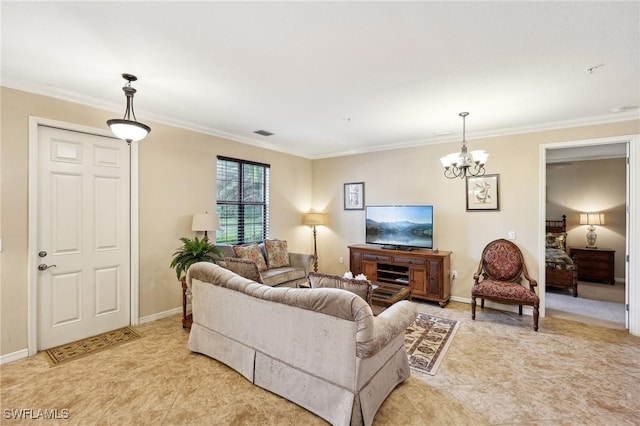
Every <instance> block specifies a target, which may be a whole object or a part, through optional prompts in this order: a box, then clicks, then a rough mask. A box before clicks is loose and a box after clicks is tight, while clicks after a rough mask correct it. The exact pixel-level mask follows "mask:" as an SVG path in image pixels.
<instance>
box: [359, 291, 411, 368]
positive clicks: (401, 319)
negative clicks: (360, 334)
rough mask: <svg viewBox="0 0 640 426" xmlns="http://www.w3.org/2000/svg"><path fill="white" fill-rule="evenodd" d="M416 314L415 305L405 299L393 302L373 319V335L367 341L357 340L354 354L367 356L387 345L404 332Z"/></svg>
mask: <svg viewBox="0 0 640 426" xmlns="http://www.w3.org/2000/svg"><path fill="white" fill-rule="evenodd" d="M417 316H418V310H417V309H416V307H415V306H414V305H413V304H411V302H409V301H407V300H402V301H400V302H398V303H394V304H393V305H391V306H390V307H388V308H387V309H385V310H384V311H383V312H382V313H380V314H379V315H378V316H377V317H375V318H374V319H373V336H372V338H371V340H369V341H367V342H359V343H358V346H357V349H356V355H357V356H358V358H369V357H371V356H373V355H375V354H376V353H378V352H379V351H380V350H381V349H382V348H384V347H385V346H387V345H388V344H389V342H391V341H392V340H393V339H394V338H395V337H396V336H398V335H399V334H401V333H402V334H404V333H405V331H406V330H407V327H409V326H410V325H411V324H412V323H413V322H414V321H415V320H416V317H417Z"/></svg>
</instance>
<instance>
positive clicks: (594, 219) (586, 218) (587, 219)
mask: <svg viewBox="0 0 640 426" xmlns="http://www.w3.org/2000/svg"><path fill="white" fill-rule="evenodd" d="M580 225H589V227H588V228H587V230H588V232H587V248H598V247H596V238H598V235H597V234H596V227H595V226H593V225H604V213H580Z"/></svg>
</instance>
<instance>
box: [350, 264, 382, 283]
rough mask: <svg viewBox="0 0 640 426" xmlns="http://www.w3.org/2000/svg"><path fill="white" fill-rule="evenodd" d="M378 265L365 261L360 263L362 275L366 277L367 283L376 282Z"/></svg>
mask: <svg viewBox="0 0 640 426" xmlns="http://www.w3.org/2000/svg"><path fill="white" fill-rule="evenodd" d="M377 272H378V264H377V263H375V262H367V261H366V260H365V261H363V262H362V273H363V274H364V275H365V277H367V279H368V280H369V281H377V280H378V274H377ZM354 275H355V272H354Z"/></svg>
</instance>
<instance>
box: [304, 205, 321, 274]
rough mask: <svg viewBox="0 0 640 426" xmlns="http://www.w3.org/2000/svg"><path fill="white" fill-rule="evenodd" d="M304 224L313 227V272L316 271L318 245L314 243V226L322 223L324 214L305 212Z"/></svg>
mask: <svg viewBox="0 0 640 426" xmlns="http://www.w3.org/2000/svg"><path fill="white" fill-rule="evenodd" d="M304 224H305V225H309V226H312V227H313V258H314V261H313V272H318V246H317V245H316V226H318V225H324V214H322V213H307V214H305V215H304Z"/></svg>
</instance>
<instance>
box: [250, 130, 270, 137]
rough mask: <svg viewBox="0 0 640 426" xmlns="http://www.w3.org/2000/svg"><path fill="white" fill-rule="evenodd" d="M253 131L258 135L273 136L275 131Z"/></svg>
mask: <svg viewBox="0 0 640 426" xmlns="http://www.w3.org/2000/svg"><path fill="white" fill-rule="evenodd" d="M253 133H255V134H256V135H260V136H273V133H271V132H267V131H266V130H256V131H255V132H253Z"/></svg>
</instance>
